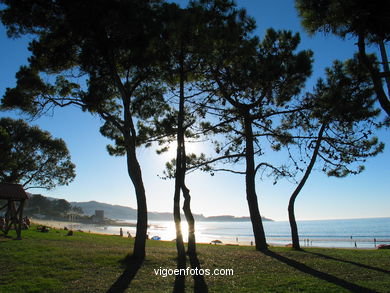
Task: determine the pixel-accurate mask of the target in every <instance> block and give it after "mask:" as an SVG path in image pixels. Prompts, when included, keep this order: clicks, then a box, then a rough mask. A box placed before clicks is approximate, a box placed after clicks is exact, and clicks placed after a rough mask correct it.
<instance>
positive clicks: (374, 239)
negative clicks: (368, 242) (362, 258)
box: [374, 238, 376, 247]
mask: <svg viewBox="0 0 390 293" xmlns="http://www.w3.org/2000/svg"><path fill="white" fill-rule="evenodd" d="M374 247H376V238H374Z"/></svg>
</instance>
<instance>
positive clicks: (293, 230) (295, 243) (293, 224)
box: [288, 124, 326, 250]
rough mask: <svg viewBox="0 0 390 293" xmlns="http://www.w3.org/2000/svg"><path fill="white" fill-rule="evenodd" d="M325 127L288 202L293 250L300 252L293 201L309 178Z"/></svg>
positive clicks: (322, 126) (323, 125) (319, 133)
mask: <svg viewBox="0 0 390 293" xmlns="http://www.w3.org/2000/svg"><path fill="white" fill-rule="evenodd" d="M325 128H326V125H325V124H322V125H321V128H320V131H319V132H318V138H317V141H316V145H315V147H314V151H313V154H312V157H311V160H310V163H309V166H307V169H306V171H305V174H304V175H303V177H302V179H301V181H300V182H299V184H298V186H297V187H296V188H295V190H294V192H293V193H292V195H291V197H290V201H289V203H288V218H289V221H290V228H291V239H292V245H293V248H294V249H295V250H300V249H301V247H300V244H299V235H298V226H297V222H296V220H295V213H294V205H295V200H296V198H297V196H298V194H299V193H300V191H301V190H302V188H303V186H304V185H305V183H306V180H307V178H309V175H310V173H311V171H312V170H313V167H314V164H315V162H316V159H317V155H318V151H319V149H320V145H321V141H322V136H323V134H324V131H325Z"/></svg>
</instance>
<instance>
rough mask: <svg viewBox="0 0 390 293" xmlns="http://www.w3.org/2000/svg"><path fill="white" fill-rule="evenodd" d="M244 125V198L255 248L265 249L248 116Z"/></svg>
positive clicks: (265, 242) (251, 132)
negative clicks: (246, 203) (246, 202)
mask: <svg viewBox="0 0 390 293" xmlns="http://www.w3.org/2000/svg"><path fill="white" fill-rule="evenodd" d="M244 127H245V145H246V151H245V160H246V172H245V173H246V174H245V183H246V199H247V201H248V206H249V214H250V217H251V222H252V229H253V234H254V236H255V244H256V250H260V251H262V250H266V249H267V241H266V238H265V233H264V228H263V222H262V219H261V215H260V211H259V206H258V202H257V194H256V184H255V175H256V172H255V158H254V156H255V155H254V149H253V130H252V121H251V119H250V118H249V117H245V118H244Z"/></svg>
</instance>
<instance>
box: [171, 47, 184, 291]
mask: <svg viewBox="0 0 390 293" xmlns="http://www.w3.org/2000/svg"><path fill="white" fill-rule="evenodd" d="M179 62H180V97H179V99H180V100H179V113H178V119H177V138H176V139H177V150H176V170H175V194H174V198H173V218H174V221H175V227H176V249H177V257H178V259H177V268H178V269H179V270H180V269H185V266H186V254H185V247H184V242H183V233H182V231H181V217H180V191H181V187H182V182H183V180H184V176H185V174H184V172H185V170H184V169H183V160H185V158H184V157H183V147H184V129H183V124H184V71H183V70H184V68H183V66H184V56H183V52H181V56H180V61H179ZM175 279H176V280H175V286H174V290H173V291H174V292H184V290H185V277H184V276H176V278H175Z"/></svg>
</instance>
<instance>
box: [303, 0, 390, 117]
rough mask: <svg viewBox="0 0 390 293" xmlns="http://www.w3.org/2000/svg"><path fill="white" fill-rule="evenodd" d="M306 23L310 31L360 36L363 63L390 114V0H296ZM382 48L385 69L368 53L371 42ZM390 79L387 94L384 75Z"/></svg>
mask: <svg viewBox="0 0 390 293" xmlns="http://www.w3.org/2000/svg"><path fill="white" fill-rule="evenodd" d="M296 7H297V9H298V12H299V14H300V16H301V18H302V24H303V26H304V27H305V28H306V29H307V30H308V31H309V33H312V34H313V33H315V32H319V31H321V32H324V33H328V32H332V33H334V34H336V35H338V36H340V37H342V38H345V37H346V36H353V37H356V38H357V40H358V42H357V45H358V49H359V59H360V62H361V64H362V65H363V66H364V67H365V68H366V69H367V70H368V71H369V73H370V76H371V80H372V82H373V85H374V90H375V93H376V96H377V99H378V101H379V103H380V105H381V106H382V108H383V110H385V112H386V113H387V115H390V71H389V62H388V58H387V54H386V47H385V44H386V42H388V41H389V40H390V16H389V13H388V11H389V10H390V2H389V1H381V0H373V1H355V0H296ZM373 43H374V44H377V45H378V46H379V48H380V53H381V59H382V62H381V63H382V65H383V72H380V70H379V67H378V66H377V65H376V62H377V61H376V59H375V58H372V57H371V56H368V55H367V53H366V45H367V44H373ZM383 78H384V79H385V81H386V83H387V88H388V93H387V94H386V92H385V90H384V87H383V85H382V79H383Z"/></svg>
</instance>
